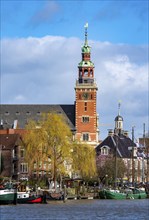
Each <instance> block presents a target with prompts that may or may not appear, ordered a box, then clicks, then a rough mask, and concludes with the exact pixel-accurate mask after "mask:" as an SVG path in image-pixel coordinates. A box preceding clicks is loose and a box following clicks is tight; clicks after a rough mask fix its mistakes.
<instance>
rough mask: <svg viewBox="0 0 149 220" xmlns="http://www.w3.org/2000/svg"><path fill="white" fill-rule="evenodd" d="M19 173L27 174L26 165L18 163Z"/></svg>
mask: <svg viewBox="0 0 149 220" xmlns="http://www.w3.org/2000/svg"><path fill="white" fill-rule="evenodd" d="M20 172H21V173H28V163H20Z"/></svg>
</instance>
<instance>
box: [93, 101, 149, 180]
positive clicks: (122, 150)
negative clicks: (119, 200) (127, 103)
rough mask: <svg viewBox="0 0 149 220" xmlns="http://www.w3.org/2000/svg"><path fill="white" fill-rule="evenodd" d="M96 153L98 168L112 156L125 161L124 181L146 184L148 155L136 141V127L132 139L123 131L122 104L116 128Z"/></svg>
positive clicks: (110, 131) (97, 148)
mask: <svg viewBox="0 0 149 220" xmlns="http://www.w3.org/2000/svg"><path fill="white" fill-rule="evenodd" d="M96 153H97V168H100V167H102V166H103V165H104V163H105V161H106V160H107V159H108V158H110V157H111V156H113V157H114V158H115V156H116V157H117V158H121V159H122V160H123V161H124V164H125V166H126V168H127V171H126V173H125V176H124V179H123V180H124V181H129V182H146V181H147V180H148V174H147V162H148V161H147V154H146V153H145V152H144V149H143V148H142V147H140V145H139V144H138V145H137V144H136V143H135V141H134V127H133V128H132V138H130V137H129V133H128V131H125V130H124V129H123V117H122V116H121V115H120V103H119V110H118V115H117V116H116V118H115V128H114V129H110V130H109V132H108V136H107V137H106V138H105V139H104V140H103V141H102V142H101V143H100V144H99V145H98V146H97V147H96ZM105 175H106V174H105Z"/></svg>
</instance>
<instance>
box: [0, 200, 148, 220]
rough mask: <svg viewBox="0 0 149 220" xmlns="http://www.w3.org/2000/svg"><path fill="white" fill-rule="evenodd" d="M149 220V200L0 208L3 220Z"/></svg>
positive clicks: (61, 203)
mask: <svg viewBox="0 0 149 220" xmlns="http://www.w3.org/2000/svg"><path fill="white" fill-rule="evenodd" d="M28 219H29V220H96V219H97V220H106V219H107V220H119V219H120V220H133V219H135V220H148V219H149V199H141V200H139V199H138V200H68V201H66V203H63V202H62V201H51V202H50V203H48V204H20V205H19V204H18V205H16V206H15V205H4V206H0V220H28Z"/></svg>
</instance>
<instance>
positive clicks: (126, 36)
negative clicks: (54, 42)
mask: <svg viewBox="0 0 149 220" xmlns="http://www.w3.org/2000/svg"><path fill="white" fill-rule="evenodd" d="M1 13H2V15H1V36H2V37H28V36H35V37H43V36H45V35H57V36H65V37H71V36H75V37H79V38H82V26H83V25H84V23H85V22H86V21H87V22H88V23H89V25H90V38H91V39H92V40H101V41H106V40H107V41H111V42H114V43H115V42H116V43H118V42H119V43H131V44H140V43H141V44H144V43H147V42H148V1H145V0H140V1H139V0H134V1H131V0H130V1H129V0H127V1H121V0H115V1H44V0H43V1H42V0H40V1H38V0H36V1H35V0H34V1H32V0H25V1H23V0H17V1H13V0H10V1H9V0H1Z"/></svg>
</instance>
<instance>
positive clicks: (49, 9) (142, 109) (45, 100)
mask: <svg viewBox="0 0 149 220" xmlns="http://www.w3.org/2000/svg"><path fill="white" fill-rule="evenodd" d="M0 4H1V7H0V10H1V11H0V12H1V19H0V25H1V77H0V78H1V103H2V104H74V101H75V90H74V87H75V82H76V79H77V78H78V63H79V62H80V61H81V46H82V45H83V44H84V25H85V23H86V22H88V24H89V27H88V42H89V45H90V46H91V60H92V62H93V63H94V64H95V79H96V83H97V85H98V93H97V113H98V114H99V130H100V139H104V138H106V136H107V134H108V129H111V128H114V125H115V124H114V119H115V117H116V116H117V114H118V102H119V100H121V109H120V114H121V115H122V117H123V119H124V130H128V131H129V132H130V137H131V130H132V127H133V126H134V131H135V138H136V139H137V138H139V137H142V135H143V123H145V125H146V132H147V131H148V129H149V105H148V103H149V102H148V99H149V95H148V88H149V66H148V61H149V52H148V44H149V29H148V26H149V24H148V20H149V1H146V0H133V1H131V0H115V1H113V0H109V1H106V0H96V1H91V0H90V1H86V0H84V1H83V0H82V1H63V0H61V1H44V0H34V1H32V0H25V1H23V0H17V1H13V0H1V1H0Z"/></svg>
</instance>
